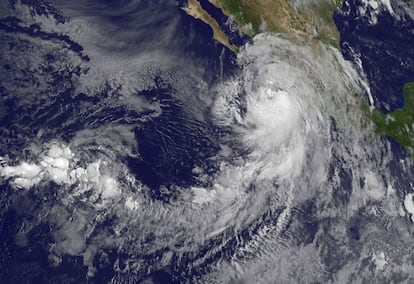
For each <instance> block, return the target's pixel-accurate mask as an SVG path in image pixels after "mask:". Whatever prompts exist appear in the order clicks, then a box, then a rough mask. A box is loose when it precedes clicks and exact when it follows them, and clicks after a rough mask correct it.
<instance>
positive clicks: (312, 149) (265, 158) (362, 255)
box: [0, 4, 414, 283]
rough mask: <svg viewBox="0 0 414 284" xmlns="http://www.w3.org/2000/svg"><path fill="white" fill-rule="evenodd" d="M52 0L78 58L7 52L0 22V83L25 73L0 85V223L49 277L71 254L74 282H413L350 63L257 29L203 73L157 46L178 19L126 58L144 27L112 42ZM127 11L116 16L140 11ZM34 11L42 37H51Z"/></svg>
mask: <svg viewBox="0 0 414 284" xmlns="http://www.w3.org/2000/svg"><path fill="white" fill-rule="evenodd" d="M60 5H61V6H60V8H61V9H62V10H63V11H66V12H67V13H68V15H70V16H71V17H73V19H72V20H71V21H68V22H67V23H63V24H62V27H61V28H60V29H61V30H64V31H65V32H67V33H68V34H70V35H71V38H73V39H74V40H77V41H79V42H80V43H81V44H83V46H84V48H85V49H84V50H81V51H79V50H80V49H78V51H74V50H76V49H74V48H73V45H74V43H73V42H72V41H70V40H69V38H59V37H58V36H56V37H55V38H54V39H53V41H50V42H49V41H48V40H50V39H51V38H52V37H51V36H50V37H48V38H47V37H46V36H45V35H43V36H40V38H41V39H38V38H36V37H35V39H30V36H29V35H26V34H24V30H23V28H22V34H23V35H22V36H21V37H22V38H21V39H20V40H19V41H16V42H17V44H16V43H14V41H15V39H14V38H13V36H9V35H8V33H7V32H4V31H3V30H2V39H4V42H5V43H6V44H8V46H9V47H10V50H14V49H13V48H16V46H17V47H18V49H16V50H17V51H16V56H15V58H16V61H17V62H19V63H18V64H15V65H16V67H13V66H15V65H13V62H12V61H13V59H8V60H9V61H10V62H9V63H7V64H8V65H9V68H15V73H13V74H14V75H13V76H17V75H15V74H20V75H19V76H20V77H21V78H26V77H27V78H28V79H27V80H26V79H25V80H26V81H24V82H25V83H24V84H23V85H20V83H19V82H18V80H17V79H16V80H12V77H7V78H6V75H3V74H9V73H5V72H3V73H1V78H0V79H1V82H2V88H3V89H5V90H7V92H9V93H8V95H7V96H3V97H2V101H1V104H2V105H3V104H4V105H8V106H9V105H10V109H14V110H15V111H14V112H13V111H10V112H7V113H5V114H4V115H3V114H1V115H0V118H1V119H2V120H3V119H5V120H7V121H9V122H10V125H8V126H7V127H3V126H2V127H1V133H2V136H3V137H2V138H0V143H1V145H2V146H1V147H2V150H1V151H0V162H1V167H0V182H1V185H2V188H3V189H2V193H1V194H2V195H1V200H2V201H1V202H2V204H3V205H5V206H4V208H8V207H9V206H10V208H11V209H10V210H11V211H12V212H16V214H17V215H16V216H18V217H12V215H10V214H11V213H10V214H9V213H7V212H6V211H4V212H3V211H2V215H1V217H2V219H3V221H2V224H3V223H4V224H8V223H7V222H9V221H4V220H9V219H10V220H20V221H19V222H17V221H16V223H18V224H19V226H18V227H16V228H14V227H13V228H12V229H10V230H11V231H13V232H15V236H14V237H13V238H12V240H10V242H11V243H13V245H16V246H17V247H26V246H28V245H29V244H32V243H33V242H37V241H34V240H35V239H34V237H33V236H38V235H40V236H41V237H40V239H41V240H42V241H39V242H40V243H41V244H42V245H43V248H42V249H41V251H42V252H44V253H45V254H46V257H44V259H45V262H46V263H47V265H48V266H50V267H51V268H50V269H52V270H53V269H60V268H59V267H63V265H69V264H68V263H72V264H70V265H74V267H78V268H79V267H81V268H80V271H82V273H84V278H83V279H84V280H85V281H92V282H90V283H316V282H318V283H319V282H324V283H351V282H354V281H356V280H357V279H365V280H367V279H371V280H372V279H374V280H376V281H385V280H384V279H388V280H389V279H392V277H394V276H395V275H400V276H401V275H402V276H404V277H405V276H407V277H412V276H411V275H412V274H411V272H410V271H412V268H413V266H412V265H413V264H412V262H411V260H410V257H411V254H412V251H413V247H412V245H411V244H412V237H411V231H412V226H410V223H409V222H410V218H413V217H412V216H414V210H413V208H414V204H413V202H412V194H411V195H410V193H409V191H408V190H407V188H412V183H411V180H412V178H413V176H412V173H413V169H412V167H413V164H412V159H411V158H409V157H408V156H407V155H405V154H404V152H403V150H402V149H401V148H400V147H399V146H398V145H397V144H396V143H395V141H393V140H391V139H388V138H384V137H378V136H375V135H373V133H374V131H373V129H374V125H373V123H372V122H371V121H370V120H369V115H370V112H371V111H372V108H373V100H372V94H371V86H370V82H368V80H367V74H366V73H365V72H364V70H363V69H362V68H361V65H358V61H355V62H352V61H349V60H345V58H344V56H343V55H342V53H341V52H340V51H339V50H338V49H337V48H335V47H333V46H331V45H328V44H325V43H314V44H312V45H303V44H301V43H297V42H292V41H291V40H289V39H287V38H286V37H284V36H282V35H280V34H277V33H272V32H268V31H263V32H261V33H258V34H256V35H255V36H254V37H252V38H251V39H250V40H247V41H246V42H244V43H243V44H242V45H241V46H240V47H239V51H238V52H237V54H231V55H230V61H231V62H232V68H228V69H226V70H224V69H223V64H226V62H224V59H223V58H224V56H225V54H224V53H223V52H222V53H221V55H220V56H219V57H218V59H217V60H218V61H217V62H216V63H215V64H213V65H214V69H215V70H216V71H217V72H216V73H214V72H213V73H214V75H211V74H206V73H209V72H207V71H206V70H204V69H203V68H207V67H205V66H206V64H207V63H206V62H207V59H205V58H207V57H208V56H210V55H208V56H207V55H203V56H205V57H203V56H201V55H200V56H199V57H197V56H194V59H191V58H190V59H189V58H187V59H183V54H184V51H183V50H179V51H171V52H170V51H167V50H168V49H167V48H166V46H169V47H171V46H176V45H178V43H177V39H176V38H174V37H173V36H171V34H175V35H176V36H177V34H178V32H177V30H178V26H179V25H180V23H179V21H180V19H179V18H178V17H176V18H174V21H173V22H171V23H170V25H169V26H167V27H166V28H165V30H164V33H162V34H161V36H162V37H163V38H164V39H165V42H167V43H165V46H164V45H163V44H161V43H159V42H157V40H156V39H155V38H152V40H151V41H148V42H146V43H145V44H144V43H143V44H142V46H140V47H139V48H137V49H139V52H138V51H136V50H134V44H137V45H138V43H134V41H133V39H135V38H142V37H144V36H143V35H142V34H141V33H140V32H137V33H135V32H131V33H132V34H133V35H132V36H131V34H129V33H128V29H129V28H130V26H129V25H127V24H125V25H124V23H123V24H122V31H123V32H122V33H120V35H117V38H118V39H119V38H122V39H124V40H125V41H116V40H112V39H110V38H109V39H106V40H105V41H103V42H101V43H100V42H99V40H98V39H100V38H102V37H106V36H107V34H106V33H107V32H108V31H111V32H113V31H119V30H121V28H120V27H114V26H111V24H110V23H108V24H107V25H108V26H106V29H107V30H100V28H97V27H95V26H94V25H95V24H96V23H101V21H103V20H102V19H100V16H97V17H96V18H94V17H95V16H94V17H92V16H88V13H89V12H84V10H85V11H86V10H88V9H89V8H85V7H86V6H84V5H80V4H79V7H77V6H76V7H75V6H72V5H69V4H60ZM97 5H98V4H97ZM102 5H103V4H102ZM119 5H121V4H119ZM131 5H132V4H131ZM131 5H127V6H123V8H122V11H124V10H125V13H126V15H127V17H129V16H130V14H128V13H131V15H134V16H137V17H138V16H141V17H142V16H143V14H142V11H138V12H137V11H135V6H134V5H132V6H131ZM154 5H155V4H154ZM121 6H122V5H121ZM68 7H70V8H68ZM131 7H133V8H131ZM138 7H139V6H138ZM387 7H388V6H387ZM101 8H102V11H104V12H102V13H103V14H104V16H102V17H103V19H110V18H111V17H116V16H114V15H112V13H111V12H110V11H109V10H108V8H107V7H106V8H105V7H101V4H99V5H98V6H97V7H96V9H98V10H99V9H101ZM171 9H172V8H171ZM22 11H23V12H22ZM88 11H89V10H88ZM20 13H21V15H26V14H25V13H28V12H27V10H24V9H23V10H21V12H20ZM134 13H138V14H134ZM21 17H22V18H24V17H26V16H21ZM27 17H28V16H27ZM39 17H40V16H39ZM162 17H167V18H168V17H169V14H168V12H167V11H165V13H162ZM50 21H51V19H47V20H44V24H43V25H42V27H41V29H45V30H48V31H50V30H53V29H55V28H56V27H55V26H54V25H51V24H50ZM91 22H93V23H94V24H87V23H91ZM85 23H86V24H85ZM132 23H133V22H132ZM150 23H152V22H151V21H150V20H149V19H147V20H145V21H142V22H140V24H141V25H143V26H145V27H147V25H150ZM10 25H11V24H10ZM75 27H77V28H75ZM81 27H82V29H81ZM126 27H127V28H126ZM118 28H119V30H118ZM39 29H40V27H39ZM135 29H136V30H142V29H143V28H142V27H141V26H139V25H138V26H136V27H135ZM132 30H133V29H132ZM146 33H148V32H146ZM170 33H171V34H170ZM34 34H35V36H37V34H36V31H35V32H34ZM97 34H99V35H97ZM88 35H90V36H91V37H92V38H94V39H95V41H94V42H93V43H91V42H92V41H91V40H89V39H88ZM145 37H148V35H145ZM177 38H178V36H177ZM46 39H47V40H46ZM62 42H63V43H62ZM13 46H14V47H13ZM71 46H72V47H71ZM216 48H218V47H217V46H216ZM1 49H2V50H3V48H1ZM151 49H153V50H151ZM22 50H25V54H26V56H25V57H22V58H19V57H18V55H19V54H21V52H22ZM27 50H29V51H30V50H32V54H31V55H30V56H27V52H29V51H27ZM119 50H122V53H121V52H120V51H119ZM135 53H138V54H139V56H136V55H135ZM354 56H355V57H357V56H358V55H357V54H356V53H355V54H354ZM4 58H6V57H4ZM7 58H12V56H11V55H8V56H7ZM36 62H42V63H41V64H37V65H36ZM44 62H46V63H44ZM203 64H204V65H203ZM61 66H65V67H66V69H65V70H59V71H57V70H58V68H60V67H61ZM19 68H27V69H28V70H30V72H23V71H18V70H20V69H19ZM19 72H20V73H19ZM28 73H30V74H31V75H30V76H29V75H28ZM50 74H51V75H50ZM7 76H8V75H7ZM10 76H12V75H10ZM25 76H26V77H25ZM16 78H17V77H16ZM29 78H30V79H29ZM22 80H23V79H22ZM38 82H40V83H38ZM31 86H34V87H31ZM5 93H6V92H5ZM11 101H13V103H11ZM0 108H1V106H0ZM6 205H7V206H6ZM5 210H6V209H5ZM5 212H6V213H5ZM7 214H9V215H7ZM8 218H9V219H8ZM13 218H17V219H13ZM407 220H408V221H407ZM10 222H11V221H10ZM13 222H14V221H13ZM2 226H3V227H4V228H6V227H5V226H6V225H2ZM3 227H2V228H3ZM4 228H3V229H2V230H6V229H4ZM7 228H8V227H7ZM395 232H398V234H396V233H395ZM8 242H9V241H8ZM5 243H6V242H5ZM0 252H1V253H2V254H3V251H2V250H0ZM13 257H14V256H13ZM68 259H69V260H71V259H72V260H71V261H72V262H71V261H69V260H68ZM0 261H1V262H2V263H4V267H6V266H7V265H8V264H7V263H8V262H7V259H6V257H4V258H1V259H0ZM367 263H368V264H367ZM33 266H34V265H33ZM78 268H76V269H78ZM33 269H34V268H33ZM48 269H49V268H48ZM48 271H49V270H48ZM107 271H111V272H107ZM380 272H381V273H380ZM1 273H5V272H3V271H2V272H1ZM16 277H17V276H16ZM82 277H83V276H82ZM15 279H17V278H15ZM54 279H55V280H53V281H57V280H56V279H57V278H54ZM73 279H75V278H73ZM275 279H277V281H276V282H275ZM407 279H408V278H407ZM16 281H17V282H18V280H16ZM93 281H95V282H93ZM304 281H305V282H304ZM367 281H368V280H367ZM17 282H16V283H17ZM13 283H14V282H13ZM39 283H40V282H39ZM42 283H43V282H42ZM53 283H55V282H53ZM85 283H86V282H85ZM360 283H363V280H362V282H360Z"/></svg>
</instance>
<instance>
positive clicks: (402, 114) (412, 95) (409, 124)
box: [371, 82, 414, 157]
mask: <svg viewBox="0 0 414 284" xmlns="http://www.w3.org/2000/svg"><path fill="white" fill-rule="evenodd" d="M403 92H404V106H403V107H402V108H400V109H396V110H395V111H392V112H389V113H386V114H384V113H382V112H380V111H379V110H377V109H374V110H372V114H371V116H372V120H373V122H374V124H375V126H376V131H377V133H378V134H380V135H384V136H389V137H391V138H393V139H394V140H395V141H397V142H398V143H399V144H400V145H401V146H402V147H403V148H404V150H405V151H406V152H407V153H408V154H409V155H410V156H412V157H414V82H411V83H407V84H405V85H404V88H403Z"/></svg>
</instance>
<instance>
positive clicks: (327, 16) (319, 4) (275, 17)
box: [212, 0, 343, 48]
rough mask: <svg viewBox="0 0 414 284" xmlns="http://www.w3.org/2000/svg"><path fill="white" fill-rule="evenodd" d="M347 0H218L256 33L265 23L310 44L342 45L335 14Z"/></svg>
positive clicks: (248, 31)
mask: <svg viewBox="0 0 414 284" xmlns="http://www.w3.org/2000/svg"><path fill="white" fill-rule="evenodd" d="M342 1H343V0H333V1H332V0H316V1H307V2H306V1H305V2H303V3H302V4H300V5H298V6H297V7H296V8H294V7H293V6H292V5H291V3H290V2H289V1H288V0H214V1H212V2H214V3H217V4H218V5H219V6H220V7H221V8H222V9H223V11H224V12H225V13H226V14H230V15H233V16H234V18H235V20H236V21H237V22H238V24H239V27H240V29H241V30H242V31H243V32H245V33H246V34H248V35H250V36H252V35H254V34H256V33H258V32H260V31H261V26H262V24H263V23H265V24H266V28H267V29H268V30H269V31H272V32H275V33H282V34H284V35H287V36H288V37H289V38H290V39H291V40H294V41H296V42H298V43H303V44H307V43H308V40H309V39H316V40H320V41H322V42H324V43H327V44H330V45H333V46H335V47H337V48H339V33H338V31H337V29H336V26H335V23H334V21H333V13H334V11H335V9H337V8H338V7H339V6H340V5H342Z"/></svg>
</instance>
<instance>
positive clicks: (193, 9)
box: [182, 0, 238, 53]
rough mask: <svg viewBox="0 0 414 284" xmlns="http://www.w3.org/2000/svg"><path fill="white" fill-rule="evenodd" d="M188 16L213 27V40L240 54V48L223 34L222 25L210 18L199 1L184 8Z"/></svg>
mask: <svg viewBox="0 0 414 284" xmlns="http://www.w3.org/2000/svg"><path fill="white" fill-rule="evenodd" d="M182 9H183V10H184V11H185V12H186V13H187V14H188V15H190V16H192V17H194V18H196V19H200V20H201V21H203V22H204V23H206V24H207V25H209V26H210V27H211V29H212V30H213V38H214V39H215V40H217V41H218V42H220V43H221V44H223V45H224V46H226V47H227V48H228V49H230V50H231V51H233V52H236V53H237V52H238V48H237V47H236V46H235V45H233V44H231V43H230V40H229V38H228V37H227V35H226V34H225V33H224V32H223V30H222V29H221V28H220V25H219V24H218V23H217V21H216V20H215V19H214V18H213V17H212V16H210V15H209V14H208V13H207V11H206V10H204V9H203V7H201V4H200V3H199V2H198V0H188V5H187V7H183V8H182Z"/></svg>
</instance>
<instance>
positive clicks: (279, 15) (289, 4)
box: [183, 0, 414, 157]
mask: <svg viewBox="0 0 414 284" xmlns="http://www.w3.org/2000/svg"><path fill="white" fill-rule="evenodd" d="M208 1H209V2H210V3H212V4H213V5H215V6H216V7H218V8H220V9H221V10H222V11H223V13H224V14H225V15H227V16H229V17H232V18H233V19H234V20H235V21H236V23H237V25H238V29H239V30H240V31H241V32H243V33H245V34H246V35H248V36H251V37H253V36H254V35H255V34H257V33H260V32H263V31H270V32H274V33H279V34H280V35H281V36H284V37H286V38H287V39H289V40H291V41H293V42H295V43H298V44H310V45H312V42H315V41H321V42H323V43H326V44H329V45H331V46H334V47H336V48H339V32H338V30H337V28H336V26H335V23H334V21H333V13H334V11H335V9H337V8H338V7H339V6H340V5H342V2H343V0H309V1H299V0H290V1H289V0H208ZM404 2H406V3H408V4H413V3H414V0H404ZM183 10H184V11H186V12H187V14H189V15H191V16H193V17H194V18H197V19H200V20H202V21H203V22H205V23H206V24H208V25H209V26H210V27H211V28H212V29H213V36H214V38H215V39H216V40H217V41H219V42H220V43H222V44H223V45H225V46H226V47H228V48H229V49H230V50H232V51H234V52H237V51H238V49H237V47H236V46H234V45H233V44H231V43H230V40H229V38H228V36H227V35H226V34H225V33H224V32H223V30H222V29H221V28H220V25H219V24H218V23H217V21H216V20H215V19H214V18H213V17H212V16H211V15H209V14H208V12H207V11H205V10H204V9H203V8H202V6H201V4H200V3H199V0H188V6H187V7H185V8H183ZM403 92H404V100H405V104H404V106H403V107H402V108H400V109H397V110H395V111H393V112H390V113H386V114H385V113H382V112H381V111H379V110H377V109H369V108H368V106H367V107H366V109H367V110H368V109H369V111H368V113H369V114H368V116H369V118H370V120H371V121H372V122H373V124H374V127H375V129H376V133H377V134H378V135H381V136H388V137H391V138H393V139H394V140H395V141H397V142H398V143H399V144H400V145H401V146H402V147H403V148H404V150H405V151H406V152H407V153H408V154H409V155H410V156H412V157H414V82H411V83H408V84H406V85H405V86H404V88H403Z"/></svg>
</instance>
